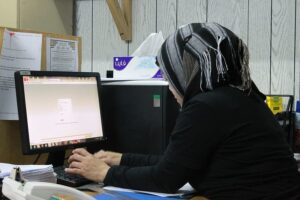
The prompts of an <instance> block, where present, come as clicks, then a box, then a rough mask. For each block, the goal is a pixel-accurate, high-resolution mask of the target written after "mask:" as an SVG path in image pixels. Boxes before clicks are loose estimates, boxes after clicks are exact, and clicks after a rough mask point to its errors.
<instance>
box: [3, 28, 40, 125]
mask: <svg viewBox="0 0 300 200" xmlns="http://www.w3.org/2000/svg"><path fill="white" fill-rule="evenodd" d="M41 54H42V34H36V33H23V32H13V31H9V30H6V29H5V30H4V36H3V44H2V49H1V55H0V120H17V119H18V110H17V101H16V94H15V93H16V92H15V82H14V72H15V71H17V70H40V69H41Z"/></svg>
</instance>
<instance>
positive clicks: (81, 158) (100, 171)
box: [65, 148, 110, 182]
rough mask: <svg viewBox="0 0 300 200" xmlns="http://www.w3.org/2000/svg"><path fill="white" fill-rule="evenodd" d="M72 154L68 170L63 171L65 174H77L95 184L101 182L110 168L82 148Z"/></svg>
mask: <svg viewBox="0 0 300 200" xmlns="http://www.w3.org/2000/svg"><path fill="white" fill-rule="evenodd" d="M72 153H73V155H71V156H70V158H69V160H68V162H69V168H66V169H65V171H66V172H67V173H71V174H77V175H80V176H83V177H85V178H87V179H89V180H92V181H95V182H103V180H104V179H105V176H106V174H107V172H108V170H109V168H110V167H109V166H108V165H107V164H106V163H105V162H104V161H103V160H101V159H98V158H96V157H95V156H94V155H93V154H90V153H89V152H88V151H86V150H85V149H82V148H80V149H75V150H73V151H72Z"/></svg>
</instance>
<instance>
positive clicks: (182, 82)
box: [157, 23, 260, 102]
mask: <svg viewBox="0 0 300 200" xmlns="http://www.w3.org/2000/svg"><path fill="white" fill-rule="evenodd" d="M157 61H158V63H159V66H160V68H161V69H162V72H163V74H164V76H165V78H166V79H167V80H168V81H169V84H171V86H172V87H173V88H174V89H175V90H176V92H177V94H178V95H179V96H180V97H182V98H183V101H184V102H185V101H187V100H188V99H189V98H191V97H192V96H194V95H195V94H197V93H199V92H202V93H203V92H207V91H211V90H214V89H215V88H218V87H220V86H225V85H228V86H230V87H234V88H237V89H239V90H242V91H248V92H249V91H251V89H254V90H256V91H257V92H259V91H258V90H257V88H256V86H255V85H254V83H253V82H252V81H251V78H250V72H249V62H248V61H249V53H248V48H247V46H246V45H245V44H244V43H243V41H242V40H241V39H240V38H238V37H237V36H236V35H235V34H234V33H233V32H231V31H230V30H228V29H226V28H225V27H223V26H221V25H219V24H217V23H193V24H188V25H185V26H183V27H181V28H179V29H178V30H177V31H176V32H175V33H174V34H173V35H171V36H169V37H168V38H167V39H166V41H165V42H164V43H163V45H162V47H161V49H160V51H159V53H158V56H157ZM259 93H260V92H259Z"/></svg>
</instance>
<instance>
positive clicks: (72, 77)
mask: <svg viewBox="0 0 300 200" xmlns="http://www.w3.org/2000/svg"><path fill="white" fill-rule="evenodd" d="M15 83H16V93H17V103H18V112H19V121H20V126H21V134H22V150H23V153H24V154H33V153H41V152H51V151H55V150H63V149H67V148H74V147H79V146H87V145H88V144H90V143H95V142H100V140H103V139H104V135H103V129H102V119H101V106H100V75H99V73H92V72H50V71H19V72H16V73H15Z"/></svg>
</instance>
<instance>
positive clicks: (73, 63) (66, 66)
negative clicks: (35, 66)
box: [46, 37, 79, 71]
mask: <svg viewBox="0 0 300 200" xmlns="http://www.w3.org/2000/svg"><path fill="white" fill-rule="evenodd" d="M46 49H47V50H46V51H47V70H48V71H78V70H79V67H78V41H73V40H63V39H57V38H50V37H48V38H47V44H46Z"/></svg>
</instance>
